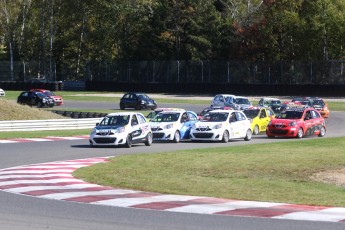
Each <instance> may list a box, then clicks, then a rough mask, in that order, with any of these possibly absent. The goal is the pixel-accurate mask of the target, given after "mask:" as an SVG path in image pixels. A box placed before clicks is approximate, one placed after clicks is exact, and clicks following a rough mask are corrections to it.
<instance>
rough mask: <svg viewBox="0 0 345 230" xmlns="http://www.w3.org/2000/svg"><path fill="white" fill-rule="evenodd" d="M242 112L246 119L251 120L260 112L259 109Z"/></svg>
mask: <svg viewBox="0 0 345 230" xmlns="http://www.w3.org/2000/svg"><path fill="white" fill-rule="evenodd" d="M243 112H244V114H245V115H246V116H247V117H248V118H251V119H253V118H254V117H256V116H258V115H259V112H260V110H259V109H247V110H244V111H243Z"/></svg>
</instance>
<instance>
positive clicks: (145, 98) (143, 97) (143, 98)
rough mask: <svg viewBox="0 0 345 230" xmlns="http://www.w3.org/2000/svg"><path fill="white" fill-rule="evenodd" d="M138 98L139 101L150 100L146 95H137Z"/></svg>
mask: <svg viewBox="0 0 345 230" xmlns="http://www.w3.org/2000/svg"><path fill="white" fill-rule="evenodd" d="M138 98H140V99H141V100H148V99H150V98H149V97H148V96H147V95H145V94H138Z"/></svg>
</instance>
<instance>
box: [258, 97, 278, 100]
mask: <svg viewBox="0 0 345 230" xmlns="http://www.w3.org/2000/svg"><path fill="white" fill-rule="evenodd" d="M261 99H264V100H276V101H280V99H279V98H275V97H262V98H261Z"/></svg>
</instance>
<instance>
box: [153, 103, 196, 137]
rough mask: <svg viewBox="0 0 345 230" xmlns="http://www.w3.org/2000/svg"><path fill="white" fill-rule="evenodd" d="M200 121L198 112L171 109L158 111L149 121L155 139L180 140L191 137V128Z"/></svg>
mask: <svg viewBox="0 0 345 230" xmlns="http://www.w3.org/2000/svg"><path fill="white" fill-rule="evenodd" d="M197 121H198V117H197V114H196V113H195V112H192V111H186V110H184V109H181V110H169V111H162V112H160V113H158V114H157V115H156V116H155V117H154V118H153V119H152V120H151V121H150V122H149V123H150V126H151V129H152V133H153V140H154V141H172V142H174V143H178V142H180V140H181V139H189V133H190V129H191V128H192V126H193V124H194V123H196V122H197Z"/></svg>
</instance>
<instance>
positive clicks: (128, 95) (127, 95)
mask: <svg viewBox="0 0 345 230" xmlns="http://www.w3.org/2000/svg"><path fill="white" fill-rule="evenodd" d="M130 96H131V95H130V94H129V93H127V94H125V95H123V98H126V99H128V98H130Z"/></svg>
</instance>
